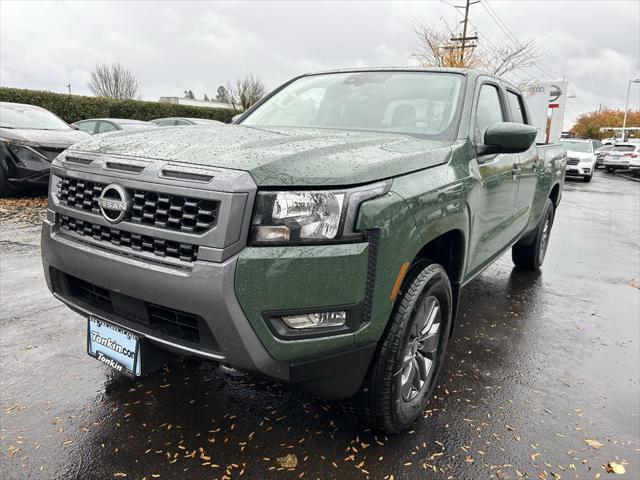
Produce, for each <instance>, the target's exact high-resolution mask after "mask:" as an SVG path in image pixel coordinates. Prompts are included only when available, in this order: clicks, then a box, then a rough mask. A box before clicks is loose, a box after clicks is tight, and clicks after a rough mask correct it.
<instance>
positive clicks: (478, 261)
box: [467, 80, 519, 275]
mask: <svg viewBox="0 0 640 480" xmlns="http://www.w3.org/2000/svg"><path fill="white" fill-rule="evenodd" d="M504 95H505V93H504V90H503V89H502V87H501V86H500V85H499V84H497V83H495V82H494V81H493V80H485V81H483V80H479V85H478V86H477V87H476V93H475V111H474V119H473V130H472V131H473V135H474V141H475V144H476V151H477V152H479V153H478V155H477V159H476V160H477V169H478V171H477V175H478V177H479V185H478V186H477V188H475V189H474V192H473V193H472V195H471V198H470V199H469V201H470V203H471V212H472V220H471V222H472V225H471V238H470V247H469V251H470V255H469V263H468V268H467V271H468V274H469V275H473V274H475V273H476V272H478V271H480V270H482V269H483V268H484V267H485V266H486V265H487V264H489V263H490V262H491V261H492V260H493V259H494V258H495V257H497V256H498V255H499V254H500V253H502V252H503V251H504V250H505V249H506V248H507V247H508V246H509V245H510V243H511V241H512V239H513V237H514V235H515V233H514V229H513V212H514V205H515V200H516V194H517V189H518V171H517V169H518V161H519V160H518V155H517V154H505V153H499V154H495V153H490V154H482V153H481V152H482V151H483V150H485V149H484V148H483V147H485V145H484V132H485V131H486V130H487V128H489V127H490V126H491V125H493V124H494V123H498V122H506V121H508V119H509V114H508V107H507V105H506V98H505V96H504ZM471 168H472V170H473V169H474V166H473V165H472V166H471Z"/></svg>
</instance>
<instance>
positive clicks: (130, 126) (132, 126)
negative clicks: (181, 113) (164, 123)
mask: <svg viewBox="0 0 640 480" xmlns="http://www.w3.org/2000/svg"><path fill="white" fill-rule="evenodd" d="M118 125H120V126H121V127H122V129H123V130H140V129H142V128H156V127H157V125H155V124H147V123H118Z"/></svg>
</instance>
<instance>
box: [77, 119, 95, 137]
mask: <svg viewBox="0 0 640 480" xmlns="http://www.w3.org/2000/svg"><path fill="white" fill-rule="evenodd" d="M96 123H98V122H96V121H93V120H91V121H88V122H80V123H78V128H79V129H80V130H81V131H83V132H87V133H90V134H91V135H93V132H94V131H95V129H96Z"/></svg>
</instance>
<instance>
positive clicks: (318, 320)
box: [282, 312, 347, 329]
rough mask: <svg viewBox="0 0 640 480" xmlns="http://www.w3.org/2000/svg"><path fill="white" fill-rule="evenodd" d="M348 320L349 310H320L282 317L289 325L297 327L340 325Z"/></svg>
mask: <svg viewBox="0 0 640 480" xmlns="http://www.w3.org/2000/svg"><path fill="white" fill-rule="evenodd" d="M346 320H347V312H318V313H305V314H302V315H291V316H287V317H282V321H283V322H284V323H285V324H286V325H287V326H288V327H290V328H295V329H302V328H322V327H340V326H342V325H344V323H345V321H346Z"/></svg>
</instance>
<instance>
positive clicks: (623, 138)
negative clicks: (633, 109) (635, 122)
mask: <svg viewBox="0 0 640 480" xmlns="http://www.w3.org/2000/svg"><path fill="white" fill-rule="evenodd" d="M632 83H640V78H636V79H634V80H629V84H628V85H627V99H626V100H625V102H624V120H623V121H622V141H623V142H624V141H625V136H624V134H625V132H624V130H625V128H627V110H628V109H629V91H630V90H631V84H632Z"/></svg>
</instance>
